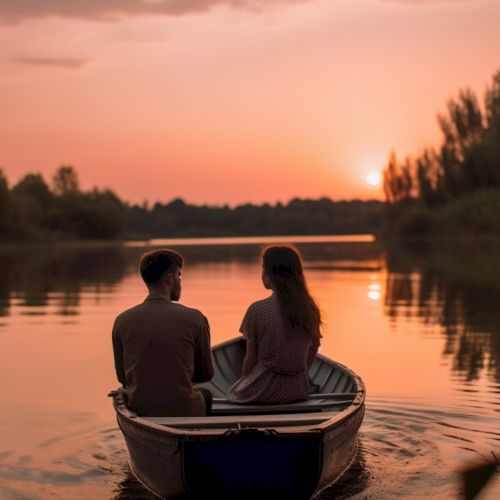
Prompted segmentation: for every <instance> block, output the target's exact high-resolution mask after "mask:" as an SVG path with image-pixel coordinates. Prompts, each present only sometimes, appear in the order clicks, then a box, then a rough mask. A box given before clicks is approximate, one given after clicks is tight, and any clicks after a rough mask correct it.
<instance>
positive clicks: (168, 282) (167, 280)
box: [165, 273, 174, 286]
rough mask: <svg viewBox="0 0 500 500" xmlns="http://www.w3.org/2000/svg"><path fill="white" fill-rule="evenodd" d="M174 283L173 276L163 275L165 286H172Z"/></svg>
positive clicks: (170, 274) (169, 274)
mask: <svg viewBox="0 0 500 500" xmlns="http://www.w3.org/2000/svg"><path fill="white" fill-rule="evenodd" d="M173 282H174V275H173V274H172V273H167V274H165V284H166V285H168V286H172V284H173Z"/></svg>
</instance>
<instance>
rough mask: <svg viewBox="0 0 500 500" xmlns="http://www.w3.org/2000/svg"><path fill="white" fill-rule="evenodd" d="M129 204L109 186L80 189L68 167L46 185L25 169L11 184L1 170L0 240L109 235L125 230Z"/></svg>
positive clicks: (88, 237) (76, 177) (38, 176)
mask: <svg viewBox="0 0 500 500" xmlns="http://www.w3.org/2000/svg"><path fill="white" fill-rule="evenodd" d="M126 214H127V209H126V206H125V204H124V203H123V202H122V201H121V200H120V199H119V198H118V197H117V196H116V194H114V193H113V192H112V191H110V190H107V189H106V190H99V189H97V188H94V189H93V190H91V191H88V192H83V191H81V190H80V188H79V184H78V176H77V173H76V171H75V170H74V169H73V167H71V166H62V167H60V168H59V169H58V170H57V172H56V173H55V175H54V176H53V178H52V184H51V186H50V187H49V185H48V184H47V183H46V182H45V179H44V178H43V177H42V176H41V175H40V174H27V175H26V176H24V177H23V178H22V179H21V180H20V181H19V182H18V183H17V184H15V185H14V186H13V187H12V188H10V189H9V185H8V181H7V178H6V177H5V175H4V174H3V172H2V171H1V170H0V240H3V241H6V240H7V241H38V240H50V239H54V240H55V239H59V238H65V239H68V238H70V239H113V238H117V237H119V236H120V235H122V234H123V231H124V228H125V221H126Z"/></svg>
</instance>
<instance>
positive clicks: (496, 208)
mask: <svg viewBox="0 0 500 500" xmlns="http://www.w3.org/2000/svg"><path fill="white" fill-rule="evenodd" d="M382 236H383V239H385V240H409V241H412V240H425V241H429V242H446V241H448V242H453V241H464V240H469V239H470V238H474V239H480V240H495V241H496V240H500V189H487V190H481V191H475V192H473V193H469V194H466V195H463V196H461V197H459V198H456V199H453V200H450V201H449V202H447V203H446V204H443V205H441V206H437V207H433V208H429V207H427V206H425V205H424V204H423V203H422V202H420V201H418V200H405V202H404V203H399V204H393V205H392V206H391V205H389V206H388V207H387V216H386V223H385V226H384V229H383V231H382Z"/></svg>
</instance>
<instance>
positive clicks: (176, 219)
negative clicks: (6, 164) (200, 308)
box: [0, 166, 383, 241]
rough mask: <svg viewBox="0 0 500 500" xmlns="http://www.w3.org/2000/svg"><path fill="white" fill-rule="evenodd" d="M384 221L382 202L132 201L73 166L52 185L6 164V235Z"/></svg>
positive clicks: (289, 229)
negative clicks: (86, 183) (84, 185)
mask: <svg viewBox="0 0 500 500" xmlns="http://www.w3.org/2000/svg"><path fill="white" fill-rule="evenodd" d="M382 219H383V203H382V202H380V201H360V200H353V201H338V202H334V201H332V200H330V199H328V198H321V199H319V200H301V199H298V198H296V199H293V200H291V201H290V202H289V203H287V204H286V205H284V204H281V203H277V204H275V205H269V204H263V205H252V204H245V205H240V206H237V207H234V208H230V207H228V206H227V205H225V206H219V207H217V206H207V205H189V204H187V203H185V202H184V201H183V200H181V199H175V200H173V201H171V202H169V203H165V204H161V203H156V204H154V205H153V206H152V207H148V206H147V204H144V205H142V206H139V205H129V204H127V203H125V202H124V201H122V200H121V199H120V198H119V197H118V196H117V195H116V194H115V193H114V192H113V191H110V190H109V189H105V190H100V189H97V188H94V189H93V190H91V191H86V192H84V191H81V190H80V187H79V182H78V175H77V173H76V171H75V169H74V168H73V167H71V166H62V167H60V168H59V169H58V170H57V172H56V173H55V175H54V176H53V178H52V182H51V184H50V185H49V184H48V183H47V182H46V181H45V179H44V178H43V176H42V175H40V174H28V175H26V176H25V177H23V178H22V179H21V180H20V181H19V182H18V183H17V184H15V185H14V186H13V187H12V188H9V185H8V180H7V178H6V177H5V175H4V174H3V173H2V171H1V170H0V240H2V241H42V240H58V239H94V240H97V239H118V238H161V237H182V236H249V235H287V234H354V233H375V232H377V231H378V230H379V228H380V226H381V223H382Z"/></svg>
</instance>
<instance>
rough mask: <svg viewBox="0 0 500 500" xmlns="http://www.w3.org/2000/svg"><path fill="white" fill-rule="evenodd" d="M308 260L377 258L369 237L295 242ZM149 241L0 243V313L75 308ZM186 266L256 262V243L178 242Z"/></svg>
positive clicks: (129, 264) (134, 260) (128, 266)
mask: <svg viewBox="0 0 500 500" xmlns="http://www.w3.org/2000/svg"><path fill="white" fill-rule="evenodd" d="M297 246H298V247H299V249H300V251H301V252H302V254H303V255H304V258H305V259H306V260H307V261H310V262H317V263H319V264H321V263H330V262H332V261H349V262H353V263H354V266H355V267H356V266H359V269H360V270H363V268H362V267H361V266H360V264H359V263H360V262H366V261H367V260H374V259H378V258H379V250H378V248H377V247H376V245H374V244H373V243H370V242H360V243H349V242H341V243H337V244H330V245H329V244H326V245H316V244H309V243H303V244H298V245H297ZM150 248H152V247H134V246H133V247H126V246H121V245H105V246H79V245H67V246H56V247H51V246H39V247H36V248H33V247H30V246H16V247H5V248H0V275H1V276H2V279H1V280H0V316H8V315H9V314H10V309H11V306H12V305H14V304H15V305H16V306H20V307H21V308H22V309H21V311H20V313H19V314H21V315H26V316H38V315H40V316H41V315H45V314H47V310H48V307H49V306H50V305H55V310H51V311H50V313H51V314H56V315H58V316H75V315H78V314H79V306H80V298H81V294H82V292H83V291H84V290H87V289H88V288H89V287H92V291H93V293H94V294H95V295H99V293H100V292H101V291H103V290H106V289H107V288H109V287H111V286H112V285H115V284H117V283H119V282H121V281H122V280H123V278H124V277H125V276H126V275H127V274H130V273H135V272H137V265H138V261H139V258H140V256H141V255H142V254H143V253H144V252H145V251H146V250H149V249H150ZM175 248H176V249H177V250H178V251H179V252H181V253H182V254H183V255H184V257H185V260H186V264H187V265H188V266H191V265H198V264H205V263H216V262H221V263H222V262H223V263H231V262H257V261H258V260H259V259H260V246H259V245H255V244H244V245H231V246H224V245H213V244H212V245H209V246H194V245H182V244H180V245H177V246H175ZM54 298H56V299H57V300H55V303H54V300H51V299H54Z"/></svg>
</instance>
